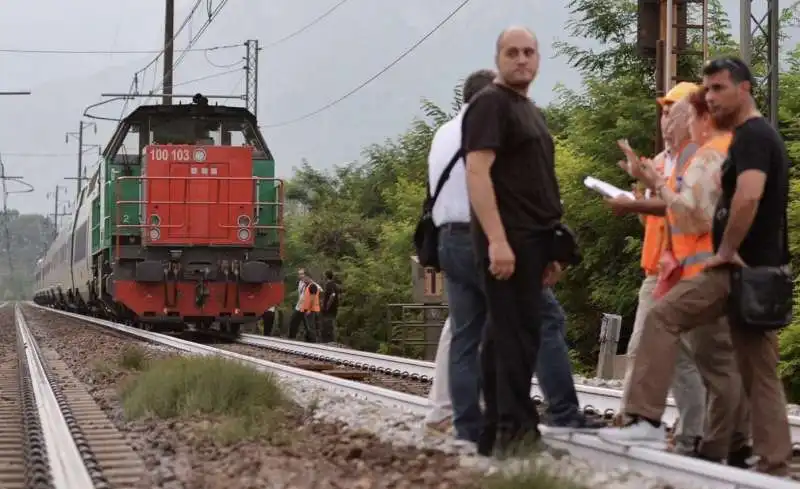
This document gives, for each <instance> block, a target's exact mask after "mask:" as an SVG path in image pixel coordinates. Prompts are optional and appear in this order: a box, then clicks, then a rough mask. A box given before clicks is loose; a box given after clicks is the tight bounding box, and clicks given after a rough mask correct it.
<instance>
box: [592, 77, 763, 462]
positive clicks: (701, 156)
mask: <svg viewBox="0 0 800 489" xmlns="http://www.w3.org/2000/svg"><path fill="white" fill-rule="evenodd" d="M672 110H673V112H677V111H682V110H688V111H689V114H690V119H689V130H690V132H691V137H692V141H693V142H695V143H696V144H697V145H698V146H699V149H698V150H697V152H696V153H695V154H694V156H693V157H692V159H691V160H690V161H689V162H688V163H687V164H686V165H685V166H684V167H683V168H682V171H681V172H679V173H676V174H675V175H674V176H673V178H665V177H664V176H663V175H662V174H661V173H660V172H659V171H658V169H657V168H656V165H655V163H654V162H653V161H650V160H644V161H642V163H641V164H640V165H633V167H632V171H631V174H632V175H633V176H634V177H635V178H636V179H637V180H639V181H640V182H642V183H643V184H645V185H646V186H647V187H648V188H650V189H654V190H655V191H656V192H658V194H659V195H660V198H661V199H662V200H663V201H664V202H665V203H666V205H667V209H668V222H667V224H668V225H669V226H670V234H671V239H672V247H673V252H674V253H675V255H676V258H678V259H679V261H680V262H681V266H682V270H681V279H682V280H685V279H687V278H690V277H691V276H694V275H696V274H697V273H699V272H700V271H702V269H703V268H704V265H703V262H704V261H706V260H708V259H709V258H711V256H713V250H712V248H711V241H710V235H711V226H712V221H713V217H714V211H715V207H716V204H717V199H718V198H719V196H720V194H721V188H720V185H719V174H720V169H721V167H722V163H723V162H724V161H725V158H726V157H727V152H728V146H729V145H730V142H731V139H732V134H731V132H729V131H723V130H720V129H717V128H716V127H715V126H714V123H713V120H712V118H711V114H710V112H709V108H708V105H707V104H706V100H705V90H703V89H701V90H698V91H696V92H694V93H693V94H691V95H690V96H688V97H686V98H684V99H683V100H681V101H679V102H677V103H676V104H675V107H673V109H672ZM662 300H664V301H671V302H672V303H673V304H674V307H680V302H681V301H687V300H688V301H691V300H694V298H692V297H685V296H678V297H675V296H674V295H670V294H669V293H668V294H667V295H666V296H664V297H663V298H662ZM648 316H651V315H648ZM653 319H654V318H652V317H648V318H647V319H646V320H645V322H646V323H647V322H650V321H652V320H653ZM656 320H657V319H656ZM644 329H645V331H646V330H647V329H649V328H648V327H645V328H644ZM648 336H649V335H647V333H646V332H645V334H644V335H643V337H642V340H641V341H642V344H641V345H640V351H641V352H642V353H643V355H640V357H643V358H644V359H646V358H648V355H646V354H644V352H646V351H647V349H648V348H659V345H654V344H652V343H650V342H649V341H648ZM685 336H689V341H690V343H691V344H692V347H693V349H694V353H695V361H696V364H697V367H698V369H699V370H700V375H701V376H702V378H703V382H704V384H705V386H706V389H707V392H708V410H707V421H706V427H705V430H704V434H703V440H702V442H701V443H700V444H699V446H698V448H697V450H696V453H695V454H694V455H695V456H697V457H698V458H703V459H707V460H714V461H720V462H721V461H722V460H724V459H727V461H728V464H729V465H735V466H738V467H743V466H746V462H745V461H746V459H747V458H749V457H750V455H751V454H752V451H751V448H750V447H749V446H748V444H747V443H748V440H749V438H750V436H749V435H750V420H749V412H748V406H747V403H746V402H745V397H744V390H743V389H744V387H743V384H742V378H741V375H740V373H739V369H738V365H737V363H736V358H735V352H734V348H733V343H732V341H731V335H730V328H729V325H728V321H727V319H726V318H724V317H723V318H721V319H719V320H717V321H715V322H714V324H711V325H708V326H706V327H702V328H696V329H694V330H692V331H691V332H689V333H686V335H685ZM651 338H652V337H651ZM636 363H639V362H636ZM636 363H635V364H634V374H633V379H634V380H633V383H636V382H637V381H638V382H642V380H643V379H641V377H640V376H637V374H636V370H637V368H636ZM638 370H640V371H641V368H639V369H638ZM636 390H637V389H633V391H636ZM641 404H642V399H641V396H636V395H635V394H634V393H633V392H632V394H631V397H630V401H629V403H628V407H629V408H630V409H627V408H626V412H631V413H641V411H642V409H641ZM643 421H648V420H638V421H637V422H634V423H633V424H631V425H629V426H627V427H624V428H622V429H620V430H617V431H609V432H605V433H603V434H602V435H601V436H603V437H608V438H614V439H617V440H619V439H626V440H631V439H632V438H635V437H636V436H634V435H641V434H642V433H638V432H639V431H652V433H653V435H656V431H655V430H651V429H648V428H652V426H651V424H650V423H646V422H643ZM653 421H656V420H653ZM656 437H657V435H656Z"/></svg>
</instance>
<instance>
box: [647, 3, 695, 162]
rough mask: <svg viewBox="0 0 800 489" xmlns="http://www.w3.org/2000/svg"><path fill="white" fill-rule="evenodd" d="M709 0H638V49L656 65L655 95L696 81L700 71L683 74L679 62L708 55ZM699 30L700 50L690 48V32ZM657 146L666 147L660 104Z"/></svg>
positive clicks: (657, 150) (658, 147)
mask: <svg viewBox="0 0 800 489" xmlns="http://www.w3.org/2000/svg"><path fill="white" fill-rule="evenodd" d="M707 25H708V0H638V36H637V48H638V50H639V54H640V55H641V56H643V57H646V58H650V59H654V60H655V64H656V76H655V78H656V80H655V81H656V87H655V88H656V96H657V97H663V96H664V95H665V94H666V93H667V92H668V91H669V90H670V89H671V88H672V87H674V86H675V84H676V83H678V82H682V81H696V78H697V74H695V73H681V72H680V70H679V66H682V64H681V63H679V61H680V60H681V59H685V58H686V57H689V56H695V57H702V60H703V62H705V60H706V59H707V58H708V32H707V29H706V26H707ZM692 31H695V32H698V33H699V37H700V44H701V46H700V49H691V47H690V43H689V33H690V32H692ZM657 111H658V116H657V119H656V121H657V122H656V135H655V136H656V138H655V140H656V148H655V152H656V153H658V152H660V151H661V150H662V149H663V147H664V142H663V140H662V136H661V127H660V125H661V124H660V123H661V107H660V106H659V107H657Z"/></svg>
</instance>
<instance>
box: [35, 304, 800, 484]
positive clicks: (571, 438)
mask: <svg viewBox="0 0 800 489" xmlns="http://www.w3.org/2000/svg"><path fill="white" fill-rule="evenodd" d="M31 306H32V307H37V308H38V307H39V306H35V305H33V304H31ZM41 309H44V310H46V311H50V312H52V313H54V314H60V315H63V316H67V317H72V318H75V319H79V320H83V321H85V322H89V323H92V324H95V325H98V326H102V327H104V328H109V329H112V330H115V331H118V332H122V333H125V334H128V335H131V336H134V337H137V338H140V339H143V340H146V341H149V342H152V343H157V344H160V345H163V346H168V347H170V348H174V349H176V350H179V351H182V352H184V353H187V354H192V355H214V356H219V357H224V358H227V359H230V360H234V361H238V362H241V363H243V364H246V365H248V366H250V367H252V368H255V369H258V370H262V371H268V372H271V373H273V374H274V375H276V376H278V377H279V378H285V379H289V380H293V381H298V380H302V381H303V382H304V383H305V384H306V385H311V386H313V387H315V388H319V389H322V390H325V391H328V392H330V393H332V394H333V395H346V396H353V397H357V398H361V399H365V400H367V401H370V402H376V403H381V404H385V405H390V406H394V407H396V408H399V409H402V410H403V411H407V412H411V413H414V414H418V415H424V414H425V413H426V412H427V410H428V402H427V399H425V398H423V397H420V396H415V395H410V394H407V393H403V392H397V391H394V390H390V389H386V388H383V387H378V386H374V385H369V384H365V383H363V382H355V381H352V380H348V379H342V378H337V377H335V376H331V375H325V374H322V373H319V372H314V371H309V370H304V369H300V368H296V367H291V366H287V365H282V364H280V363H275V362H270V361H266V360H263V359H259V358H254V357H251V356H247V355H243V354H241V353H237V352H234V351H228V350H223V349H219V348H214V347H212V346H209V345H203V344H197V343H192V342H189V341H186V340H182V339H179V338H174V337H171V336H166V335H162V334H158V333H153V332H148V331H144V330H140V329H136V328H132V327H130V326H125V325H121V324H116V323H112V322H110V321H105V320H101V319H96V318H91V317H85V316H80V315H78V314H74V313H69V312H64V311H56V310H52V309H45V308H41ZM312 346H314V347H319V346H320V345H312ZM328 348H330V347H328ZM376 368H377V367H376ZM543 431H544V438H545V440H546V441H547V443H548V444H550V445H551V446H554V447H556V448H562V449H566V450H567V451H569V452H570V453H571V455H573V456H577V457H580V458H583V459H586V460H590V461H591V462H592V465H593V466H596V467H597V470H598V471H600V470H603V471H607V472H613V471H616V470H619V468H620V467H627V468H630V469H632V470H635V471H638V472H640V473H643V474H647V475H649V476H651V477H659V478H662V479H664V480H666V481H669V483H670V484H671V486H672V487H681V486H680V485H682V484H686V485H688V486H689V487H704V488H713V489H717V488H719V489H796V488H797V483H796V482H793V481H791V480H788V479H781V478H776V477H771V476H767V475H763V474H758V473H755V472H750V471H743V470H739V469H733V468H730V467H727V466H724V465H719V464H715V463H710V462H705V461H702V460H697V459H691V458H686V457H683V456H679V455H674V454H671V453H667V452H664V451H661V450H654V449H651V448H644V447H636V446H629V447H626V446H620V445H613V444H608V443H604V442H603V441H601V440H600V439H599V438H597V437H596V436H593V435H590V434H578V433H575V434H554V433H551V432H547V431H546V430H543ZM679 484H680V485H679Z"/></svg>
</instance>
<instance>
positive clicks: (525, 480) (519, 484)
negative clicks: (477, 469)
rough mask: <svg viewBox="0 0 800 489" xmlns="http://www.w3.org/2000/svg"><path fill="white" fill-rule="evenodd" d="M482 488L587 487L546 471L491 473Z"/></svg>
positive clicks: (537, 488) (561, 488) (545, 488)
mask: <svg viewBox="0 0 800 489" xmlns="http://www.w3.org/2000/svg"><path fill="white" fill-rule="evenodd" d="M482 488H483V489H587V488H586V486H582V485H580V484H577V483H575V482H571V481H567V480H565V479H561V478H558V477H555V476H553V475H550V474H548V473H547V472H526V473H522V474H515V475H511V476H508V475H498V474H495V475H491V476H488V477H487V478H486V479H485V480H484V483H483V484H482Z"/></svg>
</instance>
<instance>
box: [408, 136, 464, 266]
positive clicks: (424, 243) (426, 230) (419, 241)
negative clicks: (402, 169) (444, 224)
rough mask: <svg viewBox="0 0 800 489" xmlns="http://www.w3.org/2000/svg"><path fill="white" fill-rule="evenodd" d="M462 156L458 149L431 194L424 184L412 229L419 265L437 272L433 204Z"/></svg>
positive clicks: (436, 245) (437, 257)
mask: <svg viewBox="0 0 800 489" xmlns="http://www.w3.org/2000/svg"><path fill="white" fill-rule="evenodd" d="M462 156H463V151H462V150H460V149H459V150H458V151H456V154H454V155H453V158H452V159H451V160H450V162H449V163H448V164H447V166H446V167H445V169H444V171H443V172H442V176H441V177H439V182H438V183H437V184H436V191H435V192H434V193H433V196H431V187H430V185H425V189H426V191H425V192H426V193H425V201H424V202H423V203H422V216H421V217H420V218H419V221H418V222H417V228H416V229H415V230H414V248H416V251H417V259H418V260H419V263H420V265H422V266H423V267H425V268H433V269H435V270H436V271H437V272H438V271H440V270H441V268H440V267H439V230H438V229H436V224H434V223H433V205H434V204H435V203H436V199H437V198H439V194H440V193H441V192H442V188H444V184H445V183H447V179H448V178H450V173H451V172H452V171H453V167H454V166H456V163H458V160H460V159H461V157H462Z"/></svg>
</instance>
